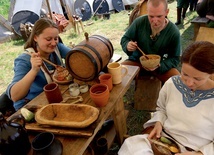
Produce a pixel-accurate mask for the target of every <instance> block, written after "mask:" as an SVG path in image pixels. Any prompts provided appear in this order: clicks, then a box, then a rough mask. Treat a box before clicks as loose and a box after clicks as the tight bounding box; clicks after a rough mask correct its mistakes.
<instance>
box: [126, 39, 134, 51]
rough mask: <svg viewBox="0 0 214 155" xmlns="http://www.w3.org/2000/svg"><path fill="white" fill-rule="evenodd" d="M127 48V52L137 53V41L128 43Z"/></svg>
mask: <svg viewBox="0 0 214 155" xmlns="http://www.w3.org/2000/svg"><path fill="white" fill-rule="evenodd" d="M126 48H127V50H128V51H130V52H133V51H135V50H136V49H137V42H136V41H135V42H133V41H130V42H128V44H127V47H126Z"/></svg>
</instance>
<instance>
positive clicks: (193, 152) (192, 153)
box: [175, 151, 203, 155]
mask: <svg viewBox="0 0 214 155" xmlns="http://www.w3.org/2000/svg"><path fill="white" fill-rule="evenodd" d="M175 155H203V153H201V152H195V151H191V152H190V151H188V152H183V153H176V154H175Z"/></svg>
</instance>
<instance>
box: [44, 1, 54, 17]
mask: <svg viewBox="0 0 214 155" xmlns="http://www.w3.org/2000/svg"><path fill="white" fill-rule="evenodd" d="M46 3H47V6H48V11H49V14H50V17H51V19H52V20H53V17H52V12H51V8H50V3H49V0H46Z"/></svg>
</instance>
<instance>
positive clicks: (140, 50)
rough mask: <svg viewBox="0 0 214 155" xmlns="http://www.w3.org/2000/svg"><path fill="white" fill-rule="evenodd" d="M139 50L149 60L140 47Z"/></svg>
mask: <svg viewBox="0 0 214 155" xmlns="http://www.w3.org/2000/svg"><path fill="white" fill-rule="evenodd" d="M137 49H138V50H139V51H140V52H141V53H142V54H143V56H145V58H146V59H149V57H148V56H147V55H146V54H145V53H144V52H143V51H142V50H141V49H140V47H138V46H137Z"/></svg>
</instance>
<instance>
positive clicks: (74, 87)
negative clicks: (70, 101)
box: [69, 83, 80, 97]
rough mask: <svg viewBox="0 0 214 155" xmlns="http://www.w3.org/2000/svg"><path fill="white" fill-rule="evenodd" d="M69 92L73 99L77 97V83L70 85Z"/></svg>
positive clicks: (78, 91) (78, 92)
mask: <svg viewBox="0 0 214 155" xmlns="http://www.w3.org/2000/svg"><path fill="white" fill-rule="evenodd" d="M69 92H70V95H71V96H73V97H75V96H78V95H79V94H80V89H79V85H78V84H77V83H72V84H70V85H69Z"/></svg>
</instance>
